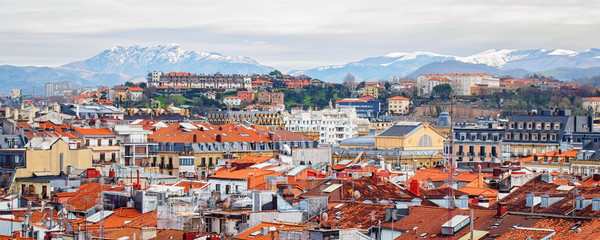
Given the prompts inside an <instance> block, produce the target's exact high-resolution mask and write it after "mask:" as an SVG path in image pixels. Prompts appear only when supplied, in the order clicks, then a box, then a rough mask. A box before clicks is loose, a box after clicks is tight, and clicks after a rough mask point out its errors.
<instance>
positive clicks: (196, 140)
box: [192, 134, 198, 143]
mask: <svg viewBox="0 0 600 240" xmlns="http://www.w3.org/2000/svg"><path fill="white" fill-rule="evenodd" d="M192 142H194V143H197V142H198V135H196V134H194V136H193V140H192Z"/></svg>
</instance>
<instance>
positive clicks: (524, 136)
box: [523, 133, 529, 141]
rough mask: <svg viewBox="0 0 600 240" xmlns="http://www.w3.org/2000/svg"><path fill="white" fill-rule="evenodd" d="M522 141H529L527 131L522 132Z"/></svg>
mask: <svg viewBox="0 0 600 240" xmlns="http://www.w3.org/2000/svg"><path fill="white" fill-rule="evenodd" d="M523 141H529V133H523Z"/></svg>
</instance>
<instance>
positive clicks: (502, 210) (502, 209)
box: [496, 202, 508, 217]
mask: <svg viewBox="0 0 600 240" xmlns="http://www.w3.org/2000/svg"><path fill="white" fill-rule="evenodd" d="M506 210H508V207H507V206H506V203H505V202H501V203H498V209H497V210H496V216H498V217H501V216H502V215H504V213H506Z"/></svg>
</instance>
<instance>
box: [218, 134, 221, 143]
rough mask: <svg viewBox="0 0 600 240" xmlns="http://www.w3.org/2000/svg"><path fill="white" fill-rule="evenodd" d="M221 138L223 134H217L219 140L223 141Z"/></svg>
mask: <svg viewBox="0 0 600 240" xmlns="http://www.w3.org/2000/svg"><path fill="white" fill-rule="evenodd" d="M221 138H222V137H221V134H217V142H221V140H222V139H221Z"/></svg>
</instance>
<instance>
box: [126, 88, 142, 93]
mask: <svg viewBox="0 0 600 240" xmlns="http://www.w3.org/2000/svg"><path fill="white" fill-rule="evenodd" d="M127 90H129V91H132V92H142V91H144V89H142V88H141V87H128V88H127Z"/></svg>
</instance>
